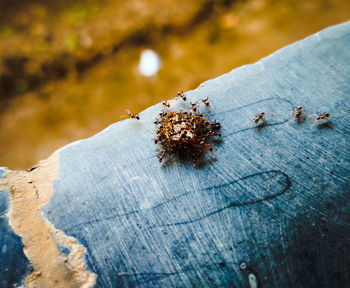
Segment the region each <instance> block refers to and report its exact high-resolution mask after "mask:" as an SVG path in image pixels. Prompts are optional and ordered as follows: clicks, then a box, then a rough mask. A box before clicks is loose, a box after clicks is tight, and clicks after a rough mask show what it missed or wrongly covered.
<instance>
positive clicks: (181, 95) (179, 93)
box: [177, 90, 186, 101]
mask: <svg viewBox="0 0 350 288" xmlns="http://www.w3.org/2000/svg"><path fill="white" fill-rule="evenodd" d="M177 95H178V96H180V97H181V98H182V100H184V101H186V96H185V95H184V90H181V92H177Z"/></svg>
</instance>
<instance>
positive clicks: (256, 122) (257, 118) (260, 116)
mask: <svg viewBox="0 0 350 288" xmlns="http://www.w3.org/2000/svg"><path fill="white" fill-rule="evenodd" d="M264 115H265V112H260V113H259V115H255V119H253V120H254V123H255V124H258V123H259V121H260V120H261V121H262V122H264V121H265V118H264Z"/></svg>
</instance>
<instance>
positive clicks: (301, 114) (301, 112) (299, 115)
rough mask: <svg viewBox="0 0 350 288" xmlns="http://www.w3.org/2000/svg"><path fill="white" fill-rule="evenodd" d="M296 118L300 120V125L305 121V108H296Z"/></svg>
mask: <svg viewBox="0 0 350 288" xmlns="http://www.w3.org/2000/svg"><path fill="white" fill-rule="evenodd" d="M294 118H295V119H297V120H298V123H301V122H303V121H304V110H303V106H294Z"/></svg>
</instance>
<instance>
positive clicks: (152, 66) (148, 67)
mask: <svg viewBox="0 0 350 288" xmlns="http://www.w3.org/2000/svg"><path fill="white" fill-rule="evenodd" d="M160 66H161V62H160V58H159V56H158V54H157V53H156V52H154V51H153V50H150V49H147V50H144V51H142V53H141V57H140V63H139V71H140V73H141V75H143V76H146V77H151V76H154V75H156V74H157V72H158V71H159V69H160Z"/></svg>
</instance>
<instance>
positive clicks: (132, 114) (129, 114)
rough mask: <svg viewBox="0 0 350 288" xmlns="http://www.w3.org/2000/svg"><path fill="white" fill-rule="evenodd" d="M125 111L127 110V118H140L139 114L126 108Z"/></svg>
mask: <svg viewBox="0 0 350 288" xmlns="http://www.w3.org/2000/svg"><path fill="white" fill-rule="evenodd" d="M126 111H127V112H128V116H129V118H132V119H137V120H140V116H139V114H134V113H130V111H129V110H126Z"/></svg>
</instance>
